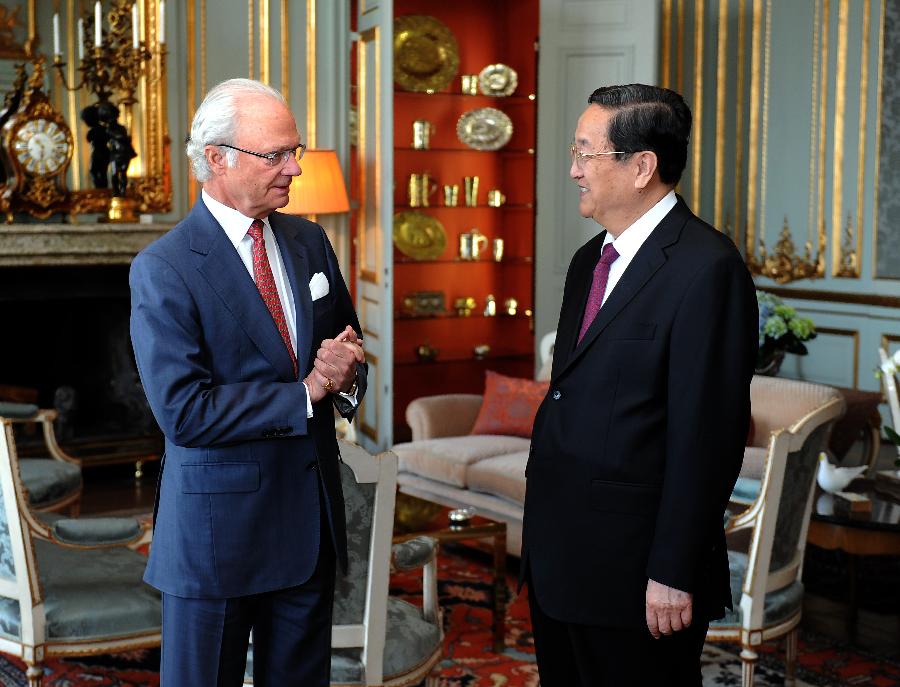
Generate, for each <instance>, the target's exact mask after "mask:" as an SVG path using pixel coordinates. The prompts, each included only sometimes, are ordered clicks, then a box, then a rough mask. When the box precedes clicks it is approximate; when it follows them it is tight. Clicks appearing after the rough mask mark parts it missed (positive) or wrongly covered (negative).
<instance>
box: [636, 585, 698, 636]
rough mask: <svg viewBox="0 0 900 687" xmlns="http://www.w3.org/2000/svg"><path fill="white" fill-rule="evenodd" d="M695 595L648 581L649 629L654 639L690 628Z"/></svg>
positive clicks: (647, 606) (647, 610)
mask: <svg viewBox="0 0 900 687" xmlns="http://www.w3.org/2000/svg"><path fill="white" fill-rule="evenodd" d="M693 598H694V597H693V594H690V593H688V592H683V591H681V590H680V589H675V588H674V587H667V586H666V585H664V584H662V583H660V582H656V581H655V580H647V599H646V601H647V605H646V614H647V629H648V630H650V634H651V635H653V638H654V639H659V638H660V637H661V636H662V635H670V634H672V633H673V632H679V631H681V630H683V629H685V628H687V627H690V625H691V621H692V620H693Z"/></svg>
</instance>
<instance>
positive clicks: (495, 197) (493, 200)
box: [487, 188, 506, 208]
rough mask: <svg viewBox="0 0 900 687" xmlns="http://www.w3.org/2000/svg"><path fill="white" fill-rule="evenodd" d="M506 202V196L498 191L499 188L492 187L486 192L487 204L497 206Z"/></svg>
mask: <svg viewBox="0 0 900 687" xmlns="http://www.w3.org/2000/svg"><path fill="white" fill-rule="evenodd" d="M505 202H506V196H505V195H504V194H503V193H501V192H500V189H496V188H492V189H491V190H490V191H488V194H487V204H488V205H490V206H491V207H492V208H499V207H500V206H501V205H503V203H505Z"/></svg>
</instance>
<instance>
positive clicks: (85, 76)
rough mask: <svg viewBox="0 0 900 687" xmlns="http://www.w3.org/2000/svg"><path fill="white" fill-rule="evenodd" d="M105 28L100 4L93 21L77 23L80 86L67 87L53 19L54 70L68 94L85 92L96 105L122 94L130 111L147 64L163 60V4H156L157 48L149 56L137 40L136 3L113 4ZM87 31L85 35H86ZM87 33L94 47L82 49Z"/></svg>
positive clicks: (56, 21)
mask: <svg viewBox="0 0 900 687" xmlns="http://www.w3.org/2000/svg"><path fill="white" fill-rule="evenodd" d="M106 16H107V24H108V26H107V28H106V30H104V28H103V8H102V5H101V3H100V0H97V2H95V3H94V11H93V17H91V16H90V15H87V16H85V17H82V18H80V19H79V20H78V57H79V61H80V65H79V67H78V70H79V72H81V78H80V82H79V83H78V84H76V85H70V84H69V82H68V79H66V73H65V67H66V62H65V61H64V60H63V57H62V51H61V50H60V41H59V15H58V14H54V15H53V54H54V57H53V66H54V68H56V70H57V72H58V73H59V77H60V80H61V82H62V84H63V85H64V87H65V88H66V89H67V90H69V91H77V90H80V89H82V88H87V89H88V90H90V91H91V92H92V93H94V94H95V95H96V96H97V100H98V101H105V100H109V98H110V96H111V95H112V94H113V93H120V94H121V96H122V97H121V104H122V105H124V106H125V107H131V106H132V105H134V103H135V102H137V101H136V100H135V98H134V92H135V90H136V89H137V86H138V83H139V81H140V79H141V77H143V76H146V75H147V64H148V63H149V62H150V61H151V60H152V59H153V58H154V56H156V55H158V56H159V57H160V58H161V59H164V57H165V29H164V25H165V24H164V22H165V0H160V3H159V23H158V26H159V45H158V47H157V50H156V51H155V53H154V52H152V51H151V50H150V49H149V47H148V44H147V42H146V41H142V40H140V20H139V10H138V3H137V0H112V3H111V8H110V10H109V11H108V12H107V15H106ZM86 30H87V32H86ZM86 33H91V34H92V35H93V39H94V40H93V46H92V47H91V48H90V49H86V48H85V36H86Z"/></svg>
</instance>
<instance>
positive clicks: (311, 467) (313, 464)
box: [306, 461, 319, 470]
mask: <svg viewBox="0 0 900 687" xmlns="http://www.w3.org/2000/svg"><path fill="white" fill-rule="evenodd" d="M306 469H307V470H318V469H319V464H318V463H317V462H316V461H313V462H311V463H310V464H309V465H307V466H306Z"/></svg>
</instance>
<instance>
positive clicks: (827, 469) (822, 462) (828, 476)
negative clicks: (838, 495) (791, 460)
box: [816, 451, 868, 494]
mask: <svg viewBox="0 0 900 687" xmlns="http://www.w3.org/2000/svg"><path fill="white" fill-rule="evenodd" d="M867 468H868V466H867V465H859V466H857V467H852V468H839V467H837V466H835V465H832V464H831V463H830V462H829V461H828V456H827V455H826V454H825V452H824V451H822V453H820V454H819V470H818V472H816V481H818V483H819V486H820V487H822V489H823V490H824V491H827V492H828V493H829V494H834V493H835V492H838V491H843V490H844V489H846V488H847V485H848V484H850V482H852V481H853V480H855V479H856V478H857V477H859V476H860V475H861V474H862V473H864V472H865V471H866V469H867Z"/></svg>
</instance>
